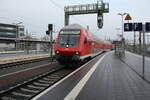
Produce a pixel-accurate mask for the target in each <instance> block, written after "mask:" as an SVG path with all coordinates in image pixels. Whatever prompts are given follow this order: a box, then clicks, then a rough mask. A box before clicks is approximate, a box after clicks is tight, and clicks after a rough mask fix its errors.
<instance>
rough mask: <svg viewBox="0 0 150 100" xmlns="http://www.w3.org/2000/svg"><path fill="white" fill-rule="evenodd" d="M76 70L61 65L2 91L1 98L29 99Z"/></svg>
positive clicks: (6, 99) (13, 99)
mask: <svg viewBox="0 0 150 100" xmlns="http://www.w3.org/2000/svg"><path fill="white" fill-rule="evenodd" d="M72 71H74V69H69V68H64V67H60V68H57V69H53V70H51V71H49V72H47V73H45V74H42V75H39V76H37V77H35V78H33V79H30V80H28V81H24V82H23V83H22V84H18V85H17V86H14V87H11V88H9V89H8V90H5V91H0V100H28V99H31V98H32V97H34V96H36V95H37V94H39V93H40V92H42V91H43V90H45V89H47V88H48V87H50V86H52V85H53V84H54V83H56V82H57V81H59V80H60V79H62V78H63V77H65V76H66V75H68V74H69V73H71V72H72Z"/></svg>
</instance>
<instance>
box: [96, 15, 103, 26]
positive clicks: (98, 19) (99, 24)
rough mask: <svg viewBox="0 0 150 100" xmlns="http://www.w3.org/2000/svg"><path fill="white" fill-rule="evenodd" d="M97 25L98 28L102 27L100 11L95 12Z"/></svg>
mask: <svg viewBox="0 0 150 100" xmlns="http://www.w3.org/2000/svg"><path fill="white" fill-rule="evenodd" d="M97 26H98V28H102V27H103V14H102V13H100V12H98V14H97Z"/></svg>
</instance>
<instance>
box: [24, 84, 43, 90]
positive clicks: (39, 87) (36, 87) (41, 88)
mask: <svg viewBox="0 0 150 100" xmlns="http://www.w3.org/2000/svg"><path fill="white" fill-rule="evenodd" d="M27 86H28V87H29V88H33V89H40V90H43V89H45V87H41V86H35V85H27Z"/></svg>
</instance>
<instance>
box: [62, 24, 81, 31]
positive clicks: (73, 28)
mask: <svg viewBox="0 0 150 100" xmlns="http://www.w3.org/2000/svg"><path fill="white" fill-rule="evenodd" d="M80 29H84V28H83V27H82V26H81V25H79V24H71V25H68V26H65V27H63V28H62V29H61V30H62V31H64V30H65V31H66V30H67V31H76V30H77V31H78V30H80Z"/></svg>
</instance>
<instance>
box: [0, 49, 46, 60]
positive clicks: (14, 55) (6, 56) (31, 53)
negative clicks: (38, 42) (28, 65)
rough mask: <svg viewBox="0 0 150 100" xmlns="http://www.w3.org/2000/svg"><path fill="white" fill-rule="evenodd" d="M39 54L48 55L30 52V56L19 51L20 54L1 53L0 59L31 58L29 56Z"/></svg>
mask: <svg viewBox="0 0 150 100" xmlns="http://www.w3.org/2000/svg"><path fill="white" fill-rule="evenodd" d="M37 54H48V53H47V52H30V53H29V54H27V53H25V52H22V51H19V52H15V51H14V52H13V53H12V52H11V53H3V52H0V59H3V58H10V57H16V56H29V55H37Z"/></svg>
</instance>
